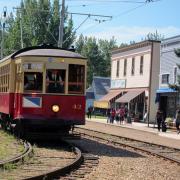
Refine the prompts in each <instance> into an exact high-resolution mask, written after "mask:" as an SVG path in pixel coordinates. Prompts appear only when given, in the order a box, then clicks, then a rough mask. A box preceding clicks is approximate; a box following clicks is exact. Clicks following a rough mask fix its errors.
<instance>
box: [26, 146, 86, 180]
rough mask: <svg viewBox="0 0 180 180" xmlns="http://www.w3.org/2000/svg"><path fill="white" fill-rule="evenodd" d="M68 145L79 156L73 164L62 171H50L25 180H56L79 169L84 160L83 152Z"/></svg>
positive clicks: (61, 169)
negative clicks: (55, 179)
mask: <svg viewBox="0 0 180 180" xmlns="http://www.w3.org/2000/svg"><path fill="white" fill-rule="evenodd" d="M68 145H69V147H70V148H71V149H72V150H73V152H74V153H75V154H76V155H77V157H76V158H75V159H74V160H73V161H72V162H70V163H69V164H67V165H66V166H64V167H62V168H60V169H56V170H53V171H49V172H46V173H44V174H40V175H37V176H33V177H28V178H26V179H25V180H42V179H46V180H51V179H54V178H55V177H60V176H64V175H65V174H67V173H70V172H71V171H72V170H74V169H77V168H78V167H79V166H80V165H81V164H82V162H83V160H84V159H83V155H82V152H81V150H80V149H79V148H77V147H74V146H72V145H70V144H68Z"/></svg>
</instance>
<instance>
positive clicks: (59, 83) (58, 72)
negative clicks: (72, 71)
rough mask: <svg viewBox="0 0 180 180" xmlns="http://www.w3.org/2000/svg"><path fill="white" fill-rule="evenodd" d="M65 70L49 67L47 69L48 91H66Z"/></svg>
mask: <svg viewBox="0 0 180 180" xmlns="http://www.w3.org/2000/svg"><path fill="white" fill-rule="evenodd" d="M64 81H65V70H62V69H48V70H47V71H46V92H47V93H64V91H65V88H64V85H65V82H64Z"/></svg>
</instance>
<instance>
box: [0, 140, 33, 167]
mask: <svg viewBox="0 0 180 180" xmlns="http://www.w3.org/2000/svg"><path fill="white" fill-rule="evenodd" d="M22 143H23V144H24V151H23V152H22V153H21V154H18V155H16V156H14V157H12V158H10V159H7V160H3V161H0V168H5V167H6V166H8V165H9V164H14V163H20V162H21V163H22V162H23V161H24V160H25V158H27V157H31V156H32V154H33V149H32V146H31V144H30V143H29V142H25V141H24V142H22Z"/></svg>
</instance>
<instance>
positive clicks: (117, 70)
mask: <svg viewBox="0 0 180 180" xmlns="http://www.w3.org/2000/svg"><path fill="white" fill-rule="evenodd" d="M116 77H119V61H117V68H116Z"/></svg>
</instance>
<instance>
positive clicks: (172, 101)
mask: <svg viewBox="0 0 180 180" xmlns="http://www.w3.org/2000/svg"><path fill="white" fill-rule="evenodd" d="M156 92H157V95H156V102H158V103H159V108H160V109H161V111H163V114H164V118H166V117H175V114H176V109H177V106H178V92H177V91H175V90H173V89H171V88H160V89H158V90H157V91H156Z"/></svg>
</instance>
